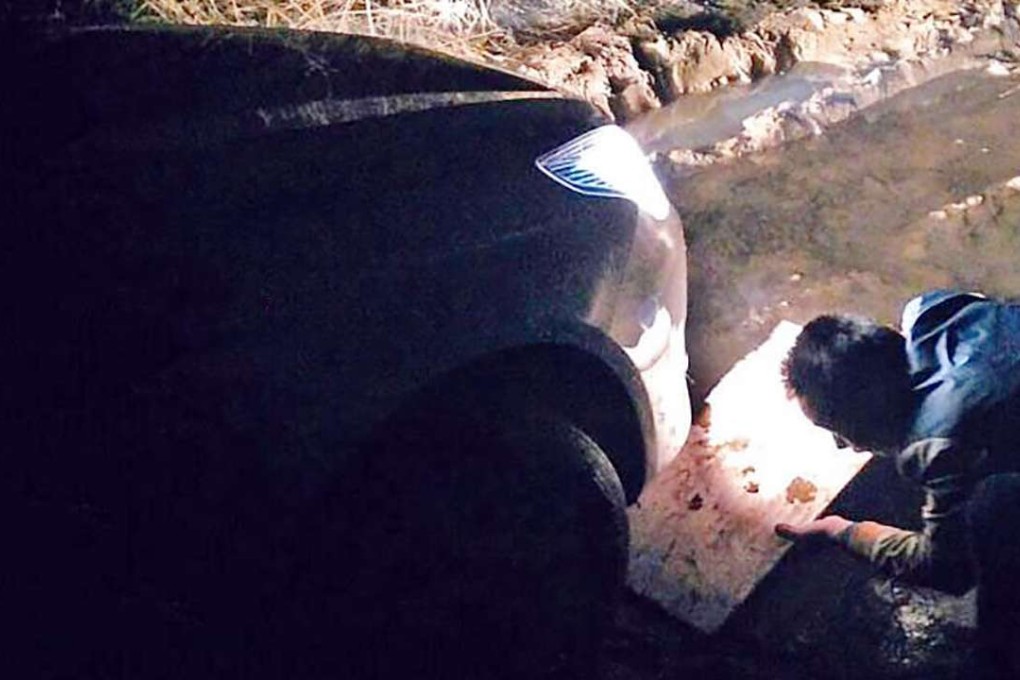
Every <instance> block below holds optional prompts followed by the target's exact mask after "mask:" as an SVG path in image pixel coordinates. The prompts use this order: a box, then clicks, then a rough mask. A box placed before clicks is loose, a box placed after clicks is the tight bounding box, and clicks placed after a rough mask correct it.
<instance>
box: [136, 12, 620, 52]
mask: <svg viewBox="0 0 1020 680" xmlns="http://www.w3.org/2000/svg"><path fill="white" fill-rule="evenodd" d="M633 4H635V3H633V2H632V0H138V8H139V11H140V13H141V14H142V15H143V16H148V17H151V18H155V19H158V20H161V21H166V22H169V23H179V24H203V25H209V24H220V25H233V26H264V27H271V28H272V27H282V28H296V29H306V30H318V31H335V32H341V33H358V34H363V35H377V36H386V37H390V38H395V39H397V40H401V41H404V42H411V43H417V44H425V45H428V46H430V47H433V48H439V49H447V50H451V49H452V50H453V51H460V50H459V49H458V48H467V49H470V50H471V51H476V50H478V49H479V48H482V51H485V49H484V47H483V46H488V47H490V48H491V47H493V46H498V45H500V44H504V45H505V44H507V43H513V42H514V41H515V38H516V37H533V36H534V35H535V34H538V33H540V34H543V35H544V36H547V37H554V36H559V35H570V34H573V33H577V32H579V31H581V30H583V29H584V28H586V27H587V26H589V25H591V24H592V23H594V22H596V21H599V20H609V21H615V20H617V19H618V18H620V17H622V16H629V15H630V14H632V12H633V9H632V5H633Z"/></svg>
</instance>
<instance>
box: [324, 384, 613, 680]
mask: <svg viewBox="0 0 1020 680" xmlns="http://www.w3.org/2000/svg"><path fill="white" fill-rule="evenodd" d="M368 453H369V455H367V456H365V457H364V458H363V459H362V464H361V465H360V469H359V471H358V473H357V474H356V475H354V477H353V478H352V479H357V480H359V483H358V485H357V488H351V487H348V488H349V489H350V491H349V495H350V497H348V498H347V499H346V500H347V501H348V502H347V503H345V524H346V525H347V526H348V528H349V531H348V539H347V540H346V541H345V542H344V543H345V544H346V546H347V549H346V550H345V551H344V552H345V557H346V558H348V559H349V562H348V564H349V566H350V567H351V569H350V571H349V574H348V577H347V579H346V583H345V590H346V592H347V597H345V598H344V600H345V602H344V606H343V610H344V612H345V614H346V615H347V617H346V618H347V620H346V624H345V626H344V628H345V630H346V632H345V633H344V634H343V639H344V640H345V641H346V642H347V643H349V644H353V645H355V647H356V653H355V654H353V655H350V656H348V657H347V659H346V660H347V661H351V660H355V659H356V660H357V663H355V664H354V665H355V666H357V667H358V668H360V670H361V671H362V673H363V674H365V675H371V676H373V677H397V676H399V677H435V678H439V677H442V678H454V677H456V678H470V677H479V678H481V677H484V678H501V677H506V678H532V677H533V678H540V677H542V678H550V677H574V676H580V675H584V674H587V672H588V670H589V669H590V668H592V667H593V666H594V664H595V663H596V658H597V651H598V643H599V641H600V639H601V637H602V636H603V634H604V632H605V630H606V627H607V626H608V625H610V624H611V622H612V619H613V615H614V611H615V603H616V599H617V596H618V594H619V592H620V589H621V585H622V581H623V578H624V575H625V571H626V560H627V546H628V528H627V518H626V514H625V512H624V495H623V490H622V487H621V484H620V480H619V478H618V477H617V475H616V472H615V470H614V469H613V466H612V464H611V463H610V462H609V460H608V458H607V457H606V455H605V453H603V451H602V450H601V449H600V448H599V447H598V445H597V444H596V443H595V442H594V441H592V439H591V438H589V437H588V436H587V435H586V434H585V433H584V432H582V431H581V430H580V429H579V428H577V427H576V426H574V425H573V424H572V423H571V422H569V421H568V420H565V419H564V418H562V417H556V416H549V415H545V414H529V413H523V414H513V415H507V414H500V415H494V414H492V413H486V412H485V410H484V409H483V408H477V407H469V406H466V405H463V404H462V405H460V406H459V407H458V408H455V409H450V408H427V409H418V410H416V411H415V412H414V413H413V414H412V415H411V416H410V417H407V418H403V419H401V420H400V421H399V422H396V423H393V424H391V426H390V427H388V428H386V431H385V432H384V433H383V434H382V436H381V437H379V438H378V439H377V440H376V442H374V444H373V446H372V447H371V449H370V450H369V452H368ZM348 481H351V480H350V479H349V480H348ZM408 673H411V675H408Z"/></svg>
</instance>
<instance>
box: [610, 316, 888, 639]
mask: <svg viewBox="0 0 1020 680" xmlns="http://www.w3.org/2000/svg"><path fill="white" fill-rule="evenodd" d="M799 333H800V326H797V325H796V324H793V323H790V322H787V321H783V322H781V323H780V324H779V325H778V326H777V327H776V328H775V329H774V330H773V332H772V334H771V336H770V337H769V338H768V340H766V341H765V343H763V344H762V345H761V346H760V347H758V348H757V349H755V350H754V351H753V352H751V353H750V354H748V355H747V356H746V357H744V358H743V359H742V360H741V361H740V362H738V363H737V364H736V365H735V366H734V367H733V369H732V370H731V371H730V372H729V373H727V374H726V375H725V376H724V377H723V379H722V380H721V381H720V382H719V384H718V385H717V386H716V387H715V389H714V390H712V393H711V394H710V395H709V397H708V399H707V403H708V417H707V418H699V423H700V424H695V425H694V426H693V427H692V429H691V435H690V437H688V440H687V443H686V444H685V445H684V448H683V450H682V451H681V453H680V455H678V456H677V457H676V459H675V460H673V462H672V463H670V464H669V465H668V466H667V467H666V468H665V469H664V470H662V471H661V472H660V473H659V475H658V476H657V477H656V478H655V479H653V480H652V482H651V483H650V484H649V486H648V487H646V489H645V491H644V492H643V493H642V495H641V497H640V498H639V500H638V502H637V503H636V504H635V505H634V506H633V507H631V508H630V510H629V511H628V514H629V516H630V526H631V551H630V568H629V573H628V582H629V585H630V587H631V588H632V589H634V590H635V591H636V592H638V593H639V594H641V595H644V596H646V597H649V598H651V599H653V600H655V601H656V602H658V603H659V604H660V605H662V606H663V607H664V608H665V609H666V610H667V611H668V612H670V613H671V614H673V615H674V616H676V617H678V618H680V619H682V620H684V621H686V622H688V623H690V624H691V625H693V626H695V627H697V628H699V629H701V630H703V631H706V632H713V631H715V630H717V629H718V628H719V627H720V626H722V624H723V623H724V622H725V621H726V619H727V617H728V616H729V615H730V614H731V613H732V612H733V610H734V609H735V608H736V607H737V606H738V605H739V604H740V603H741V602H743V601H744V600H745V599H746V598H747V596H748V595H750V594H751V591H752V590H753V589H754V587H755V585H757V583H758V582H759V581H760V580H761V579H762V577H764V576H765V575H766V574H767V573H768V572H769V571H770V570H771V569H772V567H773V566H775V564H776V562H778V561H779V558H780V557H782V555H783V553H784V552H785V551H786V550H787V549H788V548H789V546H790V543H789V542H787V541H784V540H782V539H780V538H778V537H777V536H776V535H775V533H774V531H773V528H774V527H775V525H776V524H777V523H780V522H789V523H794V524H795V523H799V522H805V521H808V520H810V519H813V518H815V517H817V516H819V515H820V514H821V513H822V511H823V510H824V509H825V508H826V506H828V505H829V503H830V502H832V500H833V498H834V497H835V496H836V494H838V493H839V491H840V490H841V489H842V488H843V487H844V486H846V484H847V483H848V482H849V481H850V480H851V479H852V478H853V477H854V476H855V475H856V474H857V473H858V472H859V471H860V469H861V468H862V467H863V465H864V464H865V463H866V462H867V461H868V459H869V458H870V454H867V453H855V452H852V451H851V450H850V449H839V448H837V447H836V445H835V442H834V441H833V439H832V436H831V434H830V433H829V432H827V431H826V430H823V429H821V428H818V427H816V426H815V425H813V424H812V423H811V422H810V421H809V420H808V419H807V418H806V417H805V416H804V415H803V413H802V412H801V410H800V408H799V407H798V405H797V403H796V401H793V400H790V399H788V398H787V396H786V391H785V389H784V387H783V384H782V378H781V375H780V366H781V363H782V360H783V358H784V357H785V356H786V353H787V352H788V351H789V348H790V347H792V346H793V343H794V341H795V340H796V338H797V335H798V334H799Z"/></svg>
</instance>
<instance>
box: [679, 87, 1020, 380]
mask: <svg viewBox="0 0 1020 680" xmlns="http://www.w3.org/2000/svg"><path fill="white" fill-rule="evenodd" d="M1018 104H1020V77H1018V76H1017V75H1012V76H993V75H990V74H989V73H987V72H985V71H965V72H957V73H953V74H950V75H947V76H943V77H940V78H937V79H935V80H932V81H930V82H928V83H927V84H925V85H923V86H920V87H918V88H914V89H911V90H908V91H906V92H903V93H901V94H899V95H897V96H895V97H893V98H891V99H889V100H887V101H885V102H883V103H881V104H877V105H875V106H872V107H870V108H868V109H865V110H864V111H863V112H861V113H858V114H856V115H855V116H854V117H852V118H851V119H849V120H847V121H846V122H844V123H841V124H839V125H837V126H835V127H833V128H830V129H829V130H827V131H826V132H825V133H824V134H822V135H819V136H815V137H811V138H808V139H803V140H799V141H797V142H793V143H790V144H788V145H786V146H785V147H783V148H782V149H777V150H773V151H768V152H763V153H760V154H755V155H750V156H746V157H744V158H741V159H737V160H734V161H731V162H728V163H725V164H718V165H715V166H712V167H708V168H704V169H701V170H699V171H697V172H694V173H692V174H689V175H688V176H683V177H676V178H674V179H672V180H670V181H668V182H667V184H668V186H667V192H668V193H669V194H670V195H671V198H672V199H673V201H674V203H675V204H676V205H677V207H678V209H679V211H680V213H681V215H682V216H683V218H684V221H685V224H686V228H687V237H688V241H689V259H690V301H691V302H690V305H691V309H690V323H689V347H690V354H691V358H692V369H691V372H692V375H693V377H694V380H695V384H694V390H695V396H696V397H698V398H700V397H703V396H704V395H705V393H706V392H707V390H708V389H709V388H710V387H711V386H712V385H713V384H715V382H716V381H717V380H718V379H719V377H721V376H722V375H723V374H724V373H725V372H726V371H727V370H728V369H729V367H730V366H732V365H733V363H734V362H735V361H736V359H737V358H738V357H740V356H742V355H743V354H745V353H746V352H747V351H749V350H750V349H751V348H752V347H754V346H756V345H757V344H759V343H761V342H762V341H763V340H764V339H765V337H766V335H767V333H768V331H769V329H771V328H773V327H774V326H775V325H776V323H778V321H780V320H781V319H788V320H791V321H795V322H797V323H804V322H806V321H808V320H810V319H811V318H812V317H814V316H815V315H817V314H819V313H823V312H830V311H847V312H855V313H861V314H867V315H871V316H875V317H878V318H879V319H881V320H884V321H887V322H895V321H897V320H898V316H899V310H900V307H901V306H902V304H903V303H904V302H906V300H908V299H909V298H910V297H912V296H913V295H915V294H916V293H918V292H920V291H922V290H923V289H926V288H930V287H960V288H965V289H980V290H983V291H985V292H987V293H989V294H993V295H1005V296H1010V295H1016V294H1020V267H1016V266H1015V263H1016V262H1017V261H1020V188H1017V181H1016V180H1014V181H1013V182H1012V183H1010V180H1011V179H1013V178H1015V177H1016V176H1018V175H1020V137H1018V136H1017V135H1016V134H1015V126H1016V120H1017V114H1016V111H1017V106H1018Z"/></svg>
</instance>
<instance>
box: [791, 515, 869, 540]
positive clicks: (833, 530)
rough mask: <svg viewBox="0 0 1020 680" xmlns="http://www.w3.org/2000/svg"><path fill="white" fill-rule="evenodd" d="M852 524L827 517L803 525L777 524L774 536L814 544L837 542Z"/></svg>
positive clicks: (844, 519)
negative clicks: (817, 542)
mask: <svg viewBox="0 0 1020 680" xmlns="http://www.w3.org/2000/svg"><path fill="white" fill-rule="evenodd" d="M851 524H853V522H851V521H850V520H848V519H846V518H844V517H840V516H839V515H829V516H828V517H822V518H821V519H816V520H812V521H810V522H805V523H804V524H777V525H776V534H778V535H779V536H780V537H781V538H785V539H786V540H788V541H796V542H798V543H800V542H806V541H811V542H816V541H825V540H827V541H837V540H839V535H840V534H841V533H843V532H844V531H845V530H846V528H847V527H849V526H850V525H851Z"/></svg>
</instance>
